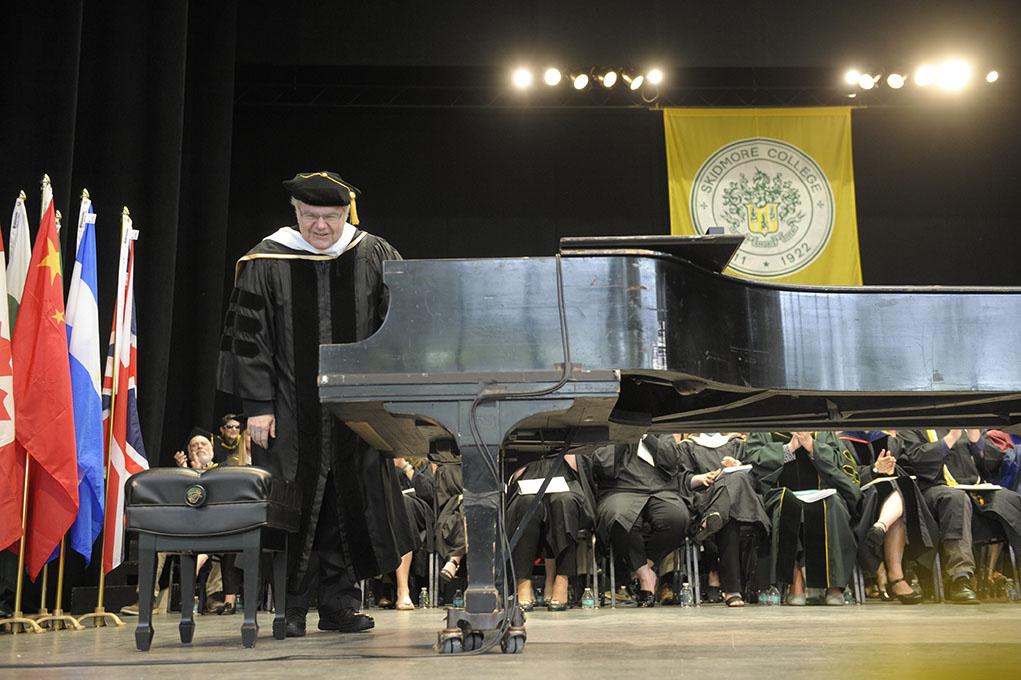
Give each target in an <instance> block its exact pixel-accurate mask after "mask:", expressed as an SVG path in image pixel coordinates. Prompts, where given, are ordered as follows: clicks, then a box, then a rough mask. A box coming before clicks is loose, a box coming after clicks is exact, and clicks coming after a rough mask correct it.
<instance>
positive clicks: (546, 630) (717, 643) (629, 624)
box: [0, 603, 1021, 680]
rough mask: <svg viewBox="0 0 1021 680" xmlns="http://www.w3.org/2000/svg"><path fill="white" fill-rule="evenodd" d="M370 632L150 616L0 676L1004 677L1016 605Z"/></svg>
mask: <svg viewBox="0 0 1021 680" xmlns="http://www.w3.org/2000/svg"><path fill="white" fill-rule="evenodd" d="M371 614H372V615H373V616H374V617H375V619H376V628H375V630H374V631H372V632H370V633H360V634H355V635H342V634H339V633H328V632H322V631H319V630H318V629H317V628H316V615H315V613H314V612H313V613H312V614H310V615H309V635H308V636H307V637H305V638H299V639H289V640H284V641H277V640H274V639H273V638H272V635H271V630H270V628H271V626H270V620H271V616H270V615H267V614H262V615H261V616H260V625H261V627H260V630H259V640H258V643H257V644H256V646H255V648H253V649H244V648H243V647H242V646H241V637H240V632H239V630H240V625H241V617H240V616H237V615H235V616H229V617H222V616H202V617H198V618H197V625H196V630H195V640H194V642H193V644H191V645H181V644H180V642H179V640H178V637H177V622H178V617H177V616H176V615H163V616H157V617H154V625H155V628H156V635H155V638H154V639H153V644H152V650H151V651H150V652H147V653H146V652H139V651H136V650H135V642H134V624H135V619H133V618H129V619H126V621H127V625H125V626H124V627H123V628H119V629H114V628H103V629H98V630H97V629H88V630H84V631H78V632H75V631H60V632H48V633H43V634H37V635H31V634H22V635H17V636H11V635H3V636H0V677H4V678H8V677H10V678H33V679H34V678H49V677H62V678H64V677H82V678H91V677H103V678H115V677H116V678H121V677H130V678H134V677H146V678H164V677H168V678H169V677H174V678H191V677H195V678H203V679H205V680H208V679H209V678H221V677H244V678H246V679H249V680H255V679H257V678H274V679H275V680H279V679H280V678H285V679H297V678H313V677H320V678H323V679H324V680H325V679H326V678H334V677H354V676H358V677H362V678H369V679H371V678H383V679H384V680H402V679H404V678H416V679H420V678H423V677H431V678H433V679H435V680H439V679H440V678H447V679H453V678H457V679H458V680H467V679H469V678H478V677H490V678H492V677H495V674H499V676H500V680H504V679H507V680H510V679H512V678H528V679H529V680H535V679H536V678H552V679H554V680H571V679H573V678H584V679H585V680H598V679H601V678H613V680H621V679H622V678H625V677H626V678H642V679H643V680H661V679H665V678H678V677H680V678H684V677H692V678H703V679H704V678H716V677H719V678H770V677H785V678H788V677H805V678H823V677H827V678H849V679H850V678H860V677H876V678H887V677H888V678H898V680H905V679H910V678H924V680H939V679H941V678H955V679H961V678H971V677H983V678H990V679H994V678H1010V677H1019V676H1021V604H982V605H980V606H960V605H958V606H954V605H935V604H926V605H919V606H914V607H907V606H903V605H899V604H882V603H875V604H869V605H867V606H865V607H856V606H846V607H843V608H841V609H836V608H826V607H804V608H793V607H768V608H767V607H754V606H749V607H745V608H744V609H743V610H728V609H725V608H724V607H722V606H720V605H712V606H704V607H701V608H698V609H682V608H679V607H657V608H655V609H642V610H638V609H622V608H619V609H617V610H610V609H601V610H598V611H583V610H571V611H569V612H564V613H557V614H551V613H549V612H545V611H537V612H534V613H533V614H531V615H529V620H528V624H527V626H528V643H527V645H526V646H525V650H524V652H523V653H522V654H520V655H504V654H501V653H500V652H499V647H497V648H496V651H493V652H490V653H488V654H486V655H484V656H475V657H459V658H455V657H450V656H440V655H437V654H435V653H434V652H433V650H432V644H433V643H434V642H435V640H436V632H437V630H438V629H439V628H441V627H442V615H441V612H440V611H438V610H425V611H421V610H419V611H413V612H396V611H380V610H372V611H371Z"/></svg>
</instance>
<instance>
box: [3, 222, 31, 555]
mask: <svg viewBox="0 0 1021 680" xmlns="http://www.w3.org/2000/svg"><path fill="white" fill-rule="evenodd" d="M5 260H6V258H5V257H4V243H3V238H0V271H3V270H5V269H6V268H7V264H6V261H5ZM6 299H7V280H6V278H5V277H4V276H2V275H0V549H3V548H6V547H8V546H10V545H11V544H13V543H16V542H17V541H18V539H19V538H21V498H22V496H23V495H24V482H23V480H24V478H25V458H24V454H18V453H17V452H16V450H15V449H16V446H15V444H14V373H13V371H12V370H11V369H12V366H11V325H10V323H9V321H8V318H9V317H8V315H7V305H6V304H4V302H5V301H6Z"/></svg>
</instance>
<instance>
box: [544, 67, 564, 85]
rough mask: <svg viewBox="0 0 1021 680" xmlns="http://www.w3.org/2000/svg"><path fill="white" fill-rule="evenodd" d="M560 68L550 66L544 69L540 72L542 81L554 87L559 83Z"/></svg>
mask: <svg viewBox="0 0 1021 680" xmlns="http://www.w3.org/2000/svg"><path fill="white" fill-rule="evenodd" d="M560 78H561V75H560V70H559V69H555V68H553V67H552V66H551V67H549V68H548V69H546V72H545V73H544V74H542V79H543V81H544V82H545V83H546V84H547V85H549V86H550V87H555V86H556V85H559V84H560Z"/></svg>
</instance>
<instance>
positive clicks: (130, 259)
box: [103, 215, 149, 573]
mask: <svg viewBox="0 0 1021 680" xmlns="http://www.w3.org/2000/svg"><path fill="white" fill-rule="evenodd" d="M123 220H124V224H123V226H122V231H123V238H122V240H121V267H120V271H119V272H118V286H117V291H118V297H117V307H116V310H115V312H114V321H113V330H112V331H111V333H110V348H109V352H108V354H107V358H106V370H105V371H104V373H103V431H104V432H105V433H107V446H106V450H107V456H108V458H107V470H108V473H107V480H106V508H107V510H106V517H105V519H104V527H103V530H104V531H105V532H106V533H105V541H104V550H103V572H104V573H109V572H110V571H112V570H113V569H115V568H116V567H117V565H119V564H120V563H121V562H122V561H123V560H124V483H125V482H127V480H128V477H130V476H131V475H133V474H135V473H136V472H141V471H142V470H148V469H149V461H148V460H147V459H146V457H145V446H144V445H143V444H142V430H141V427H140V426H139V422H138V402H137V397H138V390H137V387H136V381H137V378H138V338H137V337H136V334H135V333H136V331H135V293H134V283H135V241H134V239H135V238H136V237H137V236H138V232H137V231H135V230H133V229H132V228H131V218H130V217H128V216H127V215H124V216H123ZM115 357H116V359H117V360H116V361H115ZM115 374H116V390H115V389H114V382H115ZM111 402H112V403H113V413H112V414H111V412H110V405H111ZM111 419H112V425H111Z"/></svg>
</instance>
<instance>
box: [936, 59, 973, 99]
mask: <svg viewBox="0 0 1021 680" xmlns="http://www.w3.org/2000/svg"><path fill="white" fill-rule="evenodd" d="M970 80H971V64H969V63H968V62H966V61H964V60H963V59H947V60H946V61H944V62H943V63H942V64H940V65H939V71H938V73H937V75H936V84H937V85H939V87H940V89H942V90H947V91H949V92H960V91H961V90H963V89H964V88H965V87H967V86H968V82H969V81H970Z"/></svg>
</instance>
